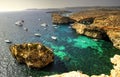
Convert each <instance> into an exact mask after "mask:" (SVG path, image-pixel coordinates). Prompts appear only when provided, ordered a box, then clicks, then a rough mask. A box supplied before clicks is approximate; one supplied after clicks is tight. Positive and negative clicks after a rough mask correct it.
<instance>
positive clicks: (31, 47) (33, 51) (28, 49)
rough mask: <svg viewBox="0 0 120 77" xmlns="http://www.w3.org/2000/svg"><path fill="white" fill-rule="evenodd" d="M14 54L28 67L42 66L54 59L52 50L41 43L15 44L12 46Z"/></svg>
mask: <svg viewBox="0 0 120 77" xmlns="http://www.w3.org/2000/svg"><path fill="white" fill-rule="evenodd" d="M10 51H11V54H12V56H13V57H14V58H15V59H16V60H17V61H18V62H19V63H25V64H26V65H27V66H28V67H33V68H42V67H45V66H46V65H48V64H49V63H51V62H53V61H54V54H53V52H52V50H51V49H50V48H48V47H46V46H44V45H42V44H40V43H24V44H14V45H11V46H10Z"/></svg>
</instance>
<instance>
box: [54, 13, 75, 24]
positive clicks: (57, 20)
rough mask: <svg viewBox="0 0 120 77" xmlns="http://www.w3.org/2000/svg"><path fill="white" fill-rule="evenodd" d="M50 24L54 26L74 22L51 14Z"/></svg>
mask: <svg viewBox="0 0 120 77" xmlns="http://www.w3.org/2000/svg"><path fill="white" fill-rule="evenodd" d="M52 22H53V23H54V24H70V23H73V22H75V20H73V19H71V18H69V17H65V16H62V15H60V14H58V13H53V14H52Z"/></svg>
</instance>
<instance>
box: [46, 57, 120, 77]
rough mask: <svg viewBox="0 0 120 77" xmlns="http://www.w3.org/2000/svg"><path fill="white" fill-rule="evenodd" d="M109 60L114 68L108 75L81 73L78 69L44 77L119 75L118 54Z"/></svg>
mask: <svg viewBox="0 0 120 77" xmlns="http://www.w3.org/2000/svg"><path fill="white" fill-rule="evenodd" d="M111 62H112V63H113V64H114V66H113V67H114V68H113V69H112V70H111V72H110V75H105V74H101V75H92V76H89V75H86V74H83V73H81V72H80V71H71V72H68V73H63V74H60V75H51V76H44V77H120V55H115V56H114V57H113V58H111ZM93 70H94V69H93Z"/></svg>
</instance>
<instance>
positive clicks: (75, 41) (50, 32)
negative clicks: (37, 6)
mask: <svg viewBox="0 0 120 77" xmlns="http://www.w3.org/2000/svg"><path fill="white" fill-rule="evenodd" d="M39 18H40V19H41V21H39V20H38V19H39ZM20 19H23V20H24V21H25V24H24V26H23V27H18V26H15V25H14V23H15V21H17V20H20ZM51 21H52V20H51V15H50V14H49V13H45V11H23V12H9V13H0V41H1V42H0V45H1V46H0V53H1V54H0V72H1V74H0V77H29V76H32V77H40V76H44V75H51V74H58V73H63V72H69V71H73V70H74V71H76V70H79V71H82V72H83V73H85V74H88V75H92V74H102V73H104V74H109V73H110V70H111V69H112V68H113V67H112V64H111V62H110V58H111V57H113V56H114V55H115V54H120V50H118V49H116V48H114V47H113V46H112V43H110V42H106V41H103V40H96V39H92V38H89V37H86V36H82V35H79V34H77V33H76V32H75V31H74V30H73V29H71V28H69V25H58V26H57V27H53V26H52V25H53V24H52V22H51ZM44 22H45V23H47V24H48V26H47V27H46V29H44V28H45V27H42V26H40V24H42V23H44ZM24 27H25V28H28V31H27V32H26V31H24V30H23V28H24ZM34 33H40V34H41V37H35V36H34ZM51 36H56V37H57V40H53V39H51ZM5 39H10V40H11V41H12V42H13V43H24V42H41V43H43V44H44V45H46V46H48V47H50V48H51V49H52V50H53V52H54V54H55V58H54V62H53V63H51V64H50V65H48V66H47V67H45V68H42V69H31V68H28V67H27V66H25V65H21V64H18V63H17V62H16V61H15V59H14V58H13V57H12V56H11V54H10V52H9V45H10V44H6V43H5V42H4V40H5Z"/></svg>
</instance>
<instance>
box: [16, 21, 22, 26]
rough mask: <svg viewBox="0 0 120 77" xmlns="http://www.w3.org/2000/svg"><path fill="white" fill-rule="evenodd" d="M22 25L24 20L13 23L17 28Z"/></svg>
mask: <svg viewBox="0 0 120 77" xmlns="http://www.w3.org/2000/svg"><path fill="white" fill-rule="evenodd" d="M23 24H24V20H20V21H17V22H15V25H17V26H23Z"/></svg>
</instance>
